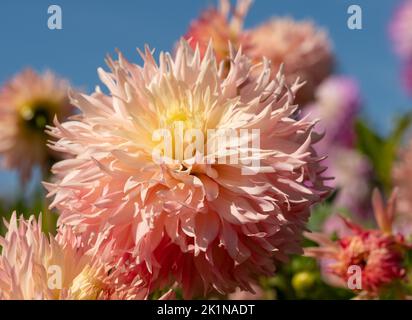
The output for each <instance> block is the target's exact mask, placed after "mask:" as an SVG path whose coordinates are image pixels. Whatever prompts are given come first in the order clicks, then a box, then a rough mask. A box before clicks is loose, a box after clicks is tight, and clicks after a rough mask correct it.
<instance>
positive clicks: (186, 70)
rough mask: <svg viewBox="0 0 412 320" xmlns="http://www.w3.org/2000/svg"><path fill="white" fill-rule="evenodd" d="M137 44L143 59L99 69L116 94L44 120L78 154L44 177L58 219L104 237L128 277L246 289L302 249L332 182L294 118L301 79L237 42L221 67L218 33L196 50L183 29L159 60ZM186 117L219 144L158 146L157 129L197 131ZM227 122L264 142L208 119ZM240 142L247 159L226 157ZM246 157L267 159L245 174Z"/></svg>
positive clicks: (196, 291) (153, 284)
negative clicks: (314, 210) (258, 60)
mask: <svg viewBox="0 0 412 320" xmlns="http://www.w3.org/2000/svg"><path fill="white" fill-rule="evenodd" d="M141 55H142V58H143V60H144V64H143V65H142V66H139V65H135V64H132V63H131V62H128V61H127V60H126V59H125V58H124V57H123V56H122V54H121V53H119V59H118V60H117V61H114V60H112V59H110V58H109V59H108V61H107V62H108V65H109V67H110V69H111V71H110V72H107V71H104V70H103V69H99V75H100V79H101V80H102V82H103V83H104V84H105V85H106V86H107V88H108V90H109V92H110V95H107V94H104V93H103V92H102V91H101V90H97V91H96V92H95V93H93V94H92V95H85V94H81V93H73V96H72V103H73V104H74V105H75V106H77V107H78V108H79V110H80V114H79V115H78V116H76V118H75V119H73V120H70V121H66V122H63V123H59V122H58V121H56V122H55V127H53V128H50V134H51V135H52V136H53V137H55V138H56V141H55V142H54V143H53V148H54V149H55V150H58V151H62V152H65V153H68V154H71V155H72V156H73V158H72V159H68V160H63V161H60V162H58V163H57V164H55V165H54V167H53V169H52V171H53V173H54V175H55V180H54V181H53V182H52V183H46V184H45V186H46V188H47V189H48V190H49V196H50V197H54V200H53V203H52V205H51V207H55V208H57V209H58V211H59V213H60V217H59V225H60V226H67V227H70V228H72V230H73V231H74V233H75V234H76V235H77V236H79V237H81V238H83V239H89V240H90V239H93V241H94V246H96V247H97V248H98V250H102V251H104V250H105V248H106V247H107V246H108V245H109V244H110V245H111V253H112V256H113V257H115V258H116V259H117V262H118V263H120V264H121V263H123V264H124V266H125V268H124V270H125V272H124V278H125V279H127V278H128V277H129V276H134V275H139V277H140V278H141V279H142V280H143V281H144V285H145V286H146V287H150V288H163V287H167V286H171V285H173V284H176V285H177V286H179V287H181V288H182V290H183V294H184V297H185V298H190V297H195V296H198V295H206V294H208V293H210V292H212V291H217V292H219V293H222V294H227V293H230V292H233V291H234V290H235V289H236V288H237V287H239V288H240V289H242V290H252V289H251V285H250V284H251V283H252V282H253V281H254V280H255V279H256V277H257V276H260V275H270V274H273V272H274V271H275V262H276V261H284V260H285V259H286V258H287V255H288V254H291V253H298V252H300V250H301V248H300V239H301V234H302V231H303V230H304V228H305V223H306V221H307V218H308V216H309V209H310V206H311V205H312V204H314V203H317V202H319V201H320V200H321V199H322V197H323V196H325V194H326V193H327V192H328V190H329V189H328V188H327V187H325V184H324V178H323V175H322V172H323V171H324V170H325V168H324V167H323V166H321V165H320V163H319V162H320V161H321V158H320V157H318V156H317V154H316V152H315V151H314V149H313V146H312V145H313V144H314V143H315V142H317V141H318V140H319V139H320V137H319V136H318V135H317V134H315V133H313V132H312V128H313V126H314V122H310V121H306V120H304V119H302V120H294V118H293V117H291V116H292V114H293V113H294V112H295V111H296V109H297V106H296V105H294V104H293V99H294V97H295V94H296V91H297V90H298V88H299V87H300V86H301V83H298V82H296V83H294V85H293V86H292V87H288V86H287V85H286V80H285V77H284V75H283V74H282V72H281V71H280V72H279V73H278V75H277V77H275V78H274V79H273V78H271V76H270V74H271V70H270V66H269V63H268V61H267V60H263V62H262V65H261V66H257V67H258V68H260V69H261V73H260V75H259V76H258V77H256V76H255V74H254V73H255V69H254V68H255V67H256V66H254V65H253V64H252V63H251V61H250V60H249V59H248V58H247V57H246V56H245V55H243V53H242V51H241V50H238V51H235V50H233V51H232V52H231V55H230V57H231V59H230V69H229V71H228V72H225V71H224V69H223V68H222V65H220V66H219V65H218V63H217V61H216V57H215V56H214V53H213V49H212V44H210V45H209V46H208V48H207V50H206V52H205V53H204V55H201V52H200V49H199V47H196V49H195V50H192V49H191V48H190V46H189V44H188V43H187V42H186V41H184V40H182V41H181V42H180V43H179V45H178V46H177V49H176V56H175V57H174V58H173V57H172V56H171V55H169V54H168V53H161V54H160V57H159V63H156V61H155V59H154V57H153V54H152V52H151V51H150V50H149V49H146V51H145V52H144V53H141ZM178 128H181V129H185V130H192V129H194V130H197V131H200V132H202V133H205V134H204V137H206V136H207V146H209V145H211V146H212V148H211V149H210V150H209V149H208V148H206V147H205V148H196V150H192V152H189V153H184V154H181V153H179V152H177V150H176V149H174V150H175V151H174V152H172V153H171V154H170V153H167V154H169V157H171V158H172V160H173V161H158V160H159V159H158V158H156V156H154V151H159V150H160V152H161V154H160V155H165V154H166V149H167V146H164V148H163V149H158V145H159V141H158V140H157V139H154V137H155V136H154V133H155V132H158V130H159V129H161V130H166V129H167V130H169V131H168V132H172V133H171V134H170V136H169V138H171V139H172V142H173V146H175V147H176V146H177V145H181V144H183V146H184V147H188V146H189V145H190V144H191V142H192V139H191V138H189V139H186V138H185V140H180V139H178V138H179V136H180V135H181V133H179V132H180V131H175V130H178ZM227 129H230V130H232V131H233V130H234V132H240V131H241V130H253V129H255V130H257V131H258V132H259V135H258V139H260V145H259V146H256V145H252V143H253V141H255V140H256V136H253V135H252V134H251V135H249V136H246V138H244V140H245V141H243V144H242V148H240V149H236V148H235V149H233V145H232V142H231V141H232V140H229V141H228V140H226V142H224V145H223V147H222V146H220V147H219V148H213V146H214V145H215V144H216V141H217V140H218V135H216V134H215V133H212V134H210V135H209V131H210V130H212V131H213V130H215V131H214V132H217V131H219V130H227ZM216 130H217V131H216ZM206 132H207V133H208V134H206ZM253 137H254V138H253ZM251 145H252V146H251ZM233 150H235V152H236V153H237V151H236V150H238V151H239V150H240V151H242V152H239V153H238V156H239V157H240V159H239V161H229V160H228V159H229V158H230V156H231V155H233V152H234V151H233ZM162 152H163V153H162ZM155 154H156V153H155ZM157 156H159V154H158V155H157ZM162 159H163V160H164V159H166V157H163V158H162ZM199 159H200V161H199ZM225 159H226V160H227V161H223V160H225ZM169 160H170V159H169ZM250 160H258V161H259V163H260V165H259V167H255V168H252V171H253V174H244V172H245V171H246V172H248V170H251V168H250V166H249V165H248V161H250ZM249 173H250V172H249Z"/></svg>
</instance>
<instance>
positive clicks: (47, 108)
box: [0, 69, 73, 182]
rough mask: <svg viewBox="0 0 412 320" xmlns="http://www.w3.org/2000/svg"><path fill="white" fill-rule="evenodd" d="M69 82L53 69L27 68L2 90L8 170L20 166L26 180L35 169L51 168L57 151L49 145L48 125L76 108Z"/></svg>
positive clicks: (0, 135)
mask: <svg viewBox="0 0 412 320" xmlns="http://www.w3.org/2000/svg"><path fill="white" fill-rule="evenodd" d="M67 88H68V83H67V82H66V81H65V80H61V79H58V78H57V77H56V76H55V75H53V74H52V73H50V72H46V73H44V74H42V75H39V74H37V73H35V72H34V71H33V70H31V69H27V70H25V71H23V72H22V73H20V74H18V75H16V76H15V77H14V78H13V79H11V80H10V81H9V82H7V83H6V84H5V85H4V86H3V87H2V88H1V89H0V155H1V156H2V158H3V164H4V166H5V167H6V168H7V169H17V170H18V171H19V174H20V178H21V180H22V181H23V182H25V181H27V180H28V179H29V178H30V175H31V171H32V168H33V167H34V166H35V165H39V166H40V167H42V169H43V170H47V169H48V168H49V166H50V164H51V163H50V162H53V160H54V159H55V158H57V157H58V156H57V154H56V153H55V152H53V151H51V150H50V149H49V148H48V147H47V135H46V134H45V132H44V129H45V128H46V125H50V124H52V121H53V118H54V117H55V116H57V117H58V118H59V119H61V120H63V119H65V118H66V117H67V116H69V115H70V114H71V112H72V110H73V108H72V106H71V105H70V104H69V99H68V97H67Z"/></svg>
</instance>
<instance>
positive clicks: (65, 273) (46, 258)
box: [0, 213, 147, 300]
mask: <svg viewBox="0 0 412 320" xmlns="http://www.w3.org/2000/svg"><path fill="white" fill-rule="evenodd" d="M7 228H8V231H7V234H6V236H5V237H4V238H2V237H0V247H1V249H2V250H1V254H0V299H1V300H33V299H35V300H38V299H41V300H43V299H47V300H61V299H70V300H90V299H138V298H144V297H145V296H146V295H147V291H143V290H137V289H136V288H137V287H133V286H130V285H128V286H125V285H123V284H122V283H121V282H119V278H116V275H117V274H119V273H118V272H117V271H116V269H115V268H114V266H110V265H106V264H105V263H104V261H105V260H107V261H108V259H110V252H109V251H106V252H100V255H99V257H96V256H92V255H91V254H90V253H91V249H88V248H87V245H85V244H84V243H83V242H81V239H79V238H78V237H76V236H75V235H74V234H73V233H72V232H71V230H70V229H69V228H65V227H64V228H62V229H61V230H60V233H59V234H58V235H57V237H56V238H54V237H52V236H50V239H49V238H48V237H47V236H46V235H45V234H43V233H42V231H41V220H40V221H39V222H36V220H35V218H34V216H32V217H31V218H30V219H29V220H24V219H23V218H20V219H17V217H16V214H15V213H13V215H12V217H11V220H10V222H9V223H8V224H7ZM137 282H138V281H137V280H135V283H137Z"/></svg>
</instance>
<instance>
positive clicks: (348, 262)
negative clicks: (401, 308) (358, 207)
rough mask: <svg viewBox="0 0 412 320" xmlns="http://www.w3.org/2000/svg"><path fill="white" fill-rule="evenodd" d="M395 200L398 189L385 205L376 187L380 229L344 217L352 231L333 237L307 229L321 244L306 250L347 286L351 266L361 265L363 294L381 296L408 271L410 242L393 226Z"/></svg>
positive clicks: (362, 295) (310, 237)
mask: <svg viewBox="0 0 412 320" xmlns="http://www.w3.org/2000/svg"><path fill="white" fill-rule="evenodd" d="M395 200H396V191H395V192H393V193H392V195H391V197H390V199H389V200H388V203H387V205H386V206H385V205H384V203H383V200H382V197H381V195H380V194H379V192H378V191H377V190H376V189H375V190H374V192H373V196H372V204H373V208H374V213H375V218H376V222H377V224H378V226H379V230H365V229H363V228H362V227H360V226H358V225H355V224H353V223H352V222H350V221H348V220H345V223H346V224H347V225H348V228H349V229H350V230H351V234H350V235H346V236H343V237H341V238H340V239H339V240H338V241H332V240H331V239H330V237H329V236H328V235H326V234H322V233H306V234H305V235H306V237H307V238H308V239H311V240H313V241H315V242H317V243H318V244H319V247H313V248H307V249H306V250H305V254H306V255H307V256H310V257H315V258H318V259H321V261H323V263H325V264H326V272H327V273H330V274H331V275H334V276H337V278H338V279H339V280H340V281H341V285H344V286H345V285H347V281H348V280H349V278H350V277H351V275H352V273H351V271H350V270H351V269H350V268H351V267H353V266H358V267H359V268H360V269H361V288H360V289H359V290H358V293H359V295H360V297H363V298H376V297H379V296H380V294H381V293H382V292H383V290H385V289H386V288H387V287H388V286H389V285H391V284H393V283H394V282H396V281H398V280H403V279H404V277H405V275H406V268H405V265H404V260H405V255H406V252H407V250H409V249H410V246H409V245H408V244H407V243H406V242H405V240H404V237H403V236H402V235H401V234H398V233H394V232H393V230H392V224H393V220H394V213H395V209H396V203H395ZM342 219H344V218H342Z"/></svg>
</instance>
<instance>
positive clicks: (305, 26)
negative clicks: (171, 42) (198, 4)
mask: <svg viewBox="0 0 412 320" xmlns="http://www.w3.org/2000/svg"><path fill="white" fill-rule="evenodd" d="M250 4H251V1H249V0H239V1H238V2H237V5H236V7H235V8H234V9H233V16H232V17H229V12H230V9H231V8H230V5H229V2H228V1H220V9H219V10H216V9H215V8H211V9H208V10H205V11H204V12H203V13H202V14H201V16H200V17H199V18H198V19H197V20H195V21H193V22H192V24H191V25H190V27H189V30H188V32H187V33H186V35H185V38H186V39H188V40H189V41H190V44H191V46H192V48H195V47H196V45H199V46H200V48H203V50H201V52H203V51H204V49H205V48H206V47H207V44H208V43H209V41H210V39H212V40H213V43H214V50H215V52H216V56H217V58H218V60H219V61H222V60H225V61H227V59H228V58H229V52H230V46H234V47H235V48H239V47H242V48H243V50H244V52H245V54H246V55H247V56H249V57H250V58H251V59H252V61H254V62H256V63H259V62H260V61H261V59H262V57H266V58H268V59H269V60H270V61H271V65H272V75H273V76H275V75H276V73H277V70H278V69H279V67H280V66H281V65H282V64H283V65H284V72H285V76H286V80H287V82H288V83H289V85H292V84H293V83H294V82H295V80H296V79H297V78H300V79H301V80H302V81H306V85H305V86H304V87H303V88H302V89H301V90H300V91H299V92H298V94H297V97H296V99H295V101H296V102H297V103H298V104H300V105H304V104H306V103H307V102H309V101H311V100H312V99H313V98H314V92H315V89H316V87H317V86H318V85H319V84H320V83H321V82H322V81H323V80H324V79H325V78H326V77H327V76H329V75H330V73H331V72H332V69H333V55H332V48H331V44H330V42H329V39H328V35H327V33H326V32H325V31H323V30H321V29H319V28H317V27H316V26H315V25H314V24H313V23H312V22H309V21H303V22H297V21H294V20H292V19H291V18H272V19H271V20H269V21H268V22H265V23H263V24H262V25H260V26H258V27H255V28H252V29H248V30H244V29H243V22H244V18H245V16H246V13H247V11H248V8H249V7H250ZM227 66H228V65H226V67H227Z"/></svg>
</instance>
